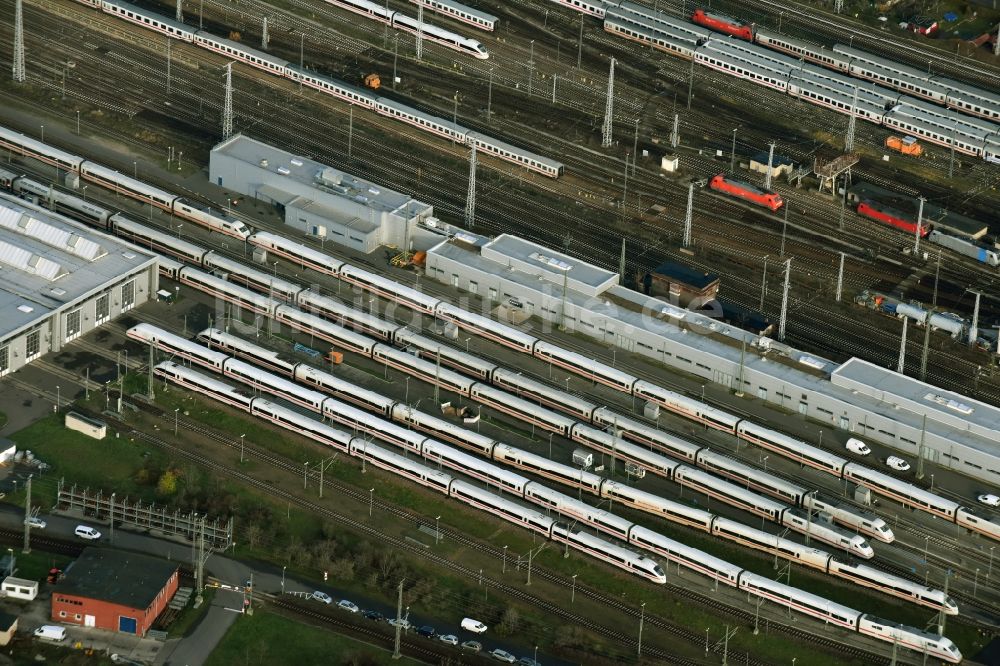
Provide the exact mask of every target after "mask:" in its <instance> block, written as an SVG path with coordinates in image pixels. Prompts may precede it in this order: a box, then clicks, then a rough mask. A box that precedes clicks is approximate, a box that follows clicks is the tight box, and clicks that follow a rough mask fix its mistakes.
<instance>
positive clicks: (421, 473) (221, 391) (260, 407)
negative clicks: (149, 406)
mask: <svg viewBox="0 0 1000 666" xmlns="http://www.w3.org/2000/svg"><path fill="white" fill-rule="evenodd" d="M198 346H200V345H198ZM155 373H156V375H157V376H158V377H161V378H163V379H169V380H170V381H172V382H174V383H176V384H179V385H180V386H183V387H185V388H187V389H189V390H192V391H196V392H198V393H201V394H204V395H206V396H209V397H210V398H212V399H215V400H218V401H220V402H223V403H225V404H228V405H230V406H232V407H235V408H237V409H241V410H243V411H245V412H248V413H250V414H252V415H254V416H259V417H261V418H265V419H267V420H269V421H271V422H272V423H274V424H276V425H278V426H280V427H282V428H285V429H287V430H291V431H293V432H297V433H299V434H301V435H304V436H306V437H309V438H310V439H313V440H314V441H317V442H319V443H321V444H324V445H326V446H330V447H333V448H335V449H337V450H338V451H342V452H344V453H348V454H350V455H352V456H356V457H358V458H364V459H365V460H366V461H367V462H369V463H371V464H373V465H376V466H377V467H380V468H382V469H385V470H388V471H390V472H392V473H394V474H397V475H399V476H402V477H404V478H407V479H409V480H411V481H414V482H416V483H419V484H421V485H423V486H426V487H428V488H431V489H433V490H436V491H438V492H441V493H444V494H446V495H448V496H449V497H452V498H455V499H457V500H459V501H461V502H463V503H465V504H468V505H470V506H474V507H476V508H478V509H482V510H484V511H487V512H489V513H490V514H492V515H494V516H497V517H499V518H502V519H503V520H506V521H508V522H511V523H514V524H515V525H519V526H521V527H524V528H526V529H529V530H532V531H535V532H538V533H540V534H542V535H544V536H546V537H548V538H549V539H552V540H553V541H558V542H560V543H568V544H569V546H571V547H573V548H575V549H577V550H580V551H582V552H585V553H587V554H588V555H591V556H593V557H596V558H598V559H601V560H603V561H605V562H608V563H610V564H612V565H614V566H616V567H618V568H620V569H624V570H625V571H628V572H630V573H633V574H636V575H639V576H642V577H643V578H645V579H647V580H650V581H652V582H654V583H657V584H663V583H665V582H666V580H667V579H666V575H665V574H664V572H663V569H662V568H661V567H660V565H659V564H658V563H657V562H656V561H655V560H653V559H652V558H650V557H647V556H645V555H641V554H638V553H635V552H632V551H630V550H628V549H627V548H622V547H621V546H619V545H617V544H613V543H610V542H608V541H605V540H604V539H601V538H599V537H595V536H593V535H590V534H587V533H585V532H583V531H580V530H574V529H570V528H568V527H567V526H566V525H564V524H562V523H559V522H558V521H556V520H554V519H552V518H550V517H548V516H546V515H544V514H542V513H539V512H538V511H535V510H533V509H530V508H528V507H525V506H522V505H521V504H518V503H516V502H512V501H511V500H509V499H506V498H504V497H501V496H499V495H496V494H494V493H491V492H487V491H484V490H483V489H482V488H479V487H478V486H474V485H472V484H470V483H467V482H465V481H462V480H461V479H457V478H455V477H453V476H451V475H450V474H447V473H445V472H442V471H440V470H436V469H433V468H431V467H428V466H427V465H424V464H421V463H419V462H416V461H414V460H411V459H409V458H406V457H405V456H402V455H399V454H398V453H395V452H393V451H389V450H386V449H384V448H382V447H381V446H378V445H376V444H372V443H370V442H369V441H367V440H365V439H363V438H361V437H352V436H350V435H348V434H347V433H345V432H343V431H341V430H337V429H336V428H332V427H330V426H328V425H326V424H324V423H321V422H319V421H316V420H314V419H311V418H308V417H305V416H303V415H302V414H299V413H298V412H295V411H293V410H291V409H288V408H285V407H282V406H280V405H277V404H275V403H273V402H270V401H268V400H265V399H264V398H258V397H253V396H249V395H245V394H244V393H241V392H240V391H239V390H237V389H234V388H233V387H231V386H229V385H228V384H225V383H223V382H220V381H217V380H215V379H213V378H211V377H206V376H204V375H202V374H201V373H198V372H196V371H194V370H191V369H190V368H185V367H184V366H182V365H179V364H177V363H173V362H169V361H168V362H165V363H160V364H158V365H157V366H156V368H155Z"/></svg>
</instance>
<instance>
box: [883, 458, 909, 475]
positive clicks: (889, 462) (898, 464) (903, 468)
mask: <svg viewBox="0 0 1000 666" xmlns="http://www.w3.org/2000/svg"><path fill="white" fill-rule="evenodd" d="M885 464H886V466H888V467H889V468H891V469H894V470H896V471H897V472H908V471H909V470H910V463H908V462H906V461H905V460H903V459H902V458H900V457H899V456H889V457H888V458H886V459H885Z"/></svg>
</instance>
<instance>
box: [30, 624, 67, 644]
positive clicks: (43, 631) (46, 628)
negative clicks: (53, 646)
mask: <svg viewBox="0 0 1000 666" xmlns="http://www.w3.org/2000/svg"><path fill="white" fill-rule="evenodd" d="M35 638H38V639H40V640H43V641H51V642H53V643H59V642H61V641H64V640H66V628H65V627H58V626H56V625H54V624H44V625H42V626H40V627H38V629H35Z"/></svg>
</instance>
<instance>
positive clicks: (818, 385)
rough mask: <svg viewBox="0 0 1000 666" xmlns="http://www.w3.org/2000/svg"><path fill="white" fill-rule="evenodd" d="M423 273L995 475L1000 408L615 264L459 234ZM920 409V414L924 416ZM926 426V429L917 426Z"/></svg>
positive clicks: (433, 253) (980, 474) (998, 471)
mask: <svg viewBox="0 0 1000 666" xmlns="http://www.w3.org/2000/svg"><path fill="white" fill-rule="evenodd" d="M426 273H427V275H428V276H429V277H431V278H434V279H436V280H439V281H441V282H444V283H447V284H450V285H451V286H453V287H455V288H458V289H461V290H464V291H467V292H471V293H473V294H477V295H478V296H480V297H481V298H482V299H484V308H486V309H493V308H495V307H496V306H497V305H503V306H504V307H505V309H510V307H512V306H513V307H514V308H515V309H517V310H520V311H521V313H522V314H521V316H522V317H523V316H524V315H527V316H537V317H539V318H540V319H541V320H542V321H543V322H546V323H547V324H548V325H557V326H562V327H564V328H565V329H566V330H568V331H572V332H575V333H577V334H582V335H586V336H588V337H591V338H595V339H597V340H600V341H601V342H604V343H606V344H609V345H612V346H614V347H618V348H621V349H625V350H627V351H628V352H631V353H634V354H639V355H642V356H646V357H649V358H651V359H655V360H656V361H659V362H660V363H662V364H664V365H665V366H668V367H671V368H673V369H675V370H679V371H682V372H685V373H687V374H689V375H694V376H696V377H699V378H701V380H702V381H705V382H714V383H717V384H722V385H724V386H727V387H729V388H730V389H732V390H734V391H736V392H739V393H745V394H748V395H752V396H756V397H758V398H760V399H761V400H765V401H767V402H771V403H774V404H775V405H777V406H779V407H781V408H783V409H786V410H792V411H794V412H798V413H799V414H801V415H802V416H803V417H808V418H811V419H813V420H815V421H818V422H820V423H824V424H827V425H829V426H830V427H831V428H832V429H840V430H843V431H849V432H852V433H857V434H858V435H860V436H862V437H865V438H868V439H870V440H874V441H879V442H882V443H884V444H887V445H889V446H892V447H894V448H896V449H899V450H901V451H904V452H906V453H909V454H910V455H920V454H922V455H923V457H924V458H925V459H927V460H930V461H933V462H935V463H937V464H939V465H943V466H945V467H949V468H952V469H954V470H955V471H958V472H962V473H964V474H967V475H969V476H972V477H975V478H978V479H982V480H984V481H986V482H988V483H990V484H992V485H998V484H1000V445H998V444H997V442H998V441H1000V409H997V408H996V407H994V406H992V405H988V404H986V403H983V402H979V401H976V400H973V399H971V398H967V397H964V396H961V395H958V394H956V393H953V392H951V391H945V390H943V389H939V388H936V387H933V386H931V385H929V384H925V383H922V382H918V381H916V380H914V379H911V378H909V377H906V376H905V375H901V374H899V373H896V372H893V371H892V370H888V369H885V368H880V367H878V366H876V365H873V364H871V363H868V362H866V361H863V360H860V359H851V360H849V361H847V362H845V363H842V364H839V365H838V364H837V363H835V362H833V361H830V360H828V359H823V358H819V357H817V356H816V355H814V354H806V353H803V352H801V351H798V350H795V349H792V348H791V347H789V346H788V345H784V344H781V343H778V342H775V341H773V340H770V339H768V338H762V337H760V336H757V335H755V334H753V333H750V332H748V331H744V330H742V329H739V328H737V327H735V326H730V325H728V324H725V323H723V322H721V321H717V320H714V319H711V318H709V317H706V316H703V315H699V314H695V313H693V312H690V311H688V310H684V309H682V308H679V307H676V306H673V305H671V304H669V303H666V302H664V301H661V300H659V299H656V298H652V297H649V296H646V295H644V294H641V293H639V292H636V291H633V290H631V289H627V288H625V287H622V286H619V284H618V276H617V274H616V273H612V272H610V271H607V270H604V269H602V268H600V267H597V266H593V265H590V264H587V263H586V262H584V261H582V260H580V259H579V258H577V257H571V256H569V255H565V254H562V253H560V252H557V251H555V250H551V249H549V248H546V247H543V246H541V245H537V244H535V243H531V242H529V241H525V240H523V239H520V238H517V237H515V236H510V235H502V236H498V237H497V238H495V239H492V240H491V239H487V238H484V237H481V236H475V235H472V234H468V233H460V234H456V235H455V236H454V237H452V238H450V239H448V240H445V241H442V242H441V243H439V244H438V245H436V246H435V247H433V248H431V249H430V250H429V251H428V253H427V260H426ZM925 417H926V420H925ZM925 423H926V426H925Z"/></svg>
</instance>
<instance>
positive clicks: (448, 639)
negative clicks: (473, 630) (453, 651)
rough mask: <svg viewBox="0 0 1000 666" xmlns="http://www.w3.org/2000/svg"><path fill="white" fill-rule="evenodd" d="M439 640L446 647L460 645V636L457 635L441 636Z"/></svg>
mask: <svg viewBox="0 0 1000 666" xmlns="http://www.w3.org/2000/svg"><path fill="white" fill-rule="evenodd" d="M438 640H439V641H441V642H442V643H444V644H446V645H458V636H456V635H455V634H441V635H439V636H438Z"/></svg>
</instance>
